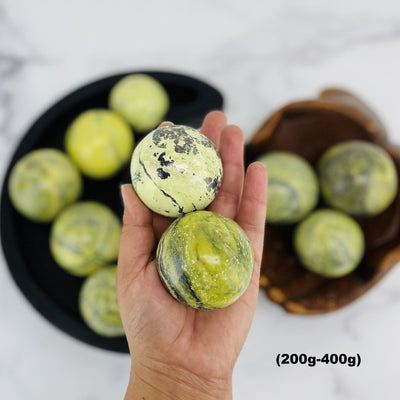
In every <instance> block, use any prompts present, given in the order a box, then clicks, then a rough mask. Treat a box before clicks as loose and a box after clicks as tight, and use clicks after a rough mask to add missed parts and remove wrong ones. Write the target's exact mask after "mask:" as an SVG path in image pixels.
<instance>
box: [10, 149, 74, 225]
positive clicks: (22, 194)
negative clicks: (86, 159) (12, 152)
mask: <svg viewBox="0 0 400 400" xmlns="http://www.w3.org/2000/svg"><path fill="white" fill-rule="evenodd" d="M81 191H82V178H81V175H80V173H79V171H78V169H77V168H76V166H75V165H74V164H73V163H72V162H71V160H70V159H69V158H68V156H67V155H66V154H64V153H63V152H61V151H59V150H56V149H50V148H46V149H39V150H34V151H31V152H30V153H28V154H26V155H25V156H24V157H22V158H21V159H20V160H19V161H18V162H17V163H16V164H15V166H14V167H13V169H12V171H11V173H10V178H9V181H8V193H9V196H10V200H11V203H12V204H13V206H14V207H15V208H16V210H17V211H18V212H20V213H21V214H22V215H24V216H25V217H26V218H29V219H30V220H32V221H35V222H50V221H51V220H53V219H54V217H55V216H56V215H57V214H58V213H59V212H60V211H61V210H62V209H63V208H64V207H65V206H67V205H68V204H71V203H73V202H75V201H76V200H77V199H78V197H79V196H80V195H81Z"/></svg>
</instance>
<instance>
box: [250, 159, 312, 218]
mask: <svg viewBox="0 0 400 400" xmlns="http://www.w3.org/2000/svg"><path fill="white" fill-rule="evenodd" d="M258 161H260V162H261V163H263V164H264V166H265V168H266V170H267V171H268V209H267V221H268V222H270V223H273V224H292V223H296V222H298V221H300V220H301V219H303V218H304V217H305V216H306V215H307V214H308V213H309V212H310V211H311V210H312V209H313V208H314V207H315V206H316V205H317V203H318V196H319V187H318V179H317V175H316V173H315V172H314V170H313V168H312V167H311V165H310V164H309V163H308V162H307V160H305V159H304V158H302V157H300V156H298V155H297V154H294V153H290V152H286V151H273V152H270V153H268V154H264V155H262V156H260V157H259V158H258Z"/></svg>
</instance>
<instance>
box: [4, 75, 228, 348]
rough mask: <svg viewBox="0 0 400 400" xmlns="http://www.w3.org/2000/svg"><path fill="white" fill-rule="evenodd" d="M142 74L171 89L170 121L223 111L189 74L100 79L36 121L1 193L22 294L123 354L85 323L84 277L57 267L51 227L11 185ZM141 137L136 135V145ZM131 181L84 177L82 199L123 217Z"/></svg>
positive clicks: (192, 120) (71, 328) (125, 176)
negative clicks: (21, 166)
mask: <svg viewBox="0 0 400 400" xmlns="http://www.w3.org/2000/svg"><path fill="white" fill-rule="evenodd" d="M139 72H141V73H146V74H148V75H151V76H153V77H154V78H155V79H157V80H158V81H159V82H161V83H162V84H163V85H164V87H165V88H166V90H167V92H168V94H169V96H170V102H171V104H170V110H169V112H168V114H167V116H166V120H169V121H173V122H174V123H176V124H186V125H190V126H193V127H198V126H200V124H201V122H202V120H203V118H204V116H205V115H206V113H207V112H208V111H211V110H213V109H221V108H222V104H223V98H222V95H221V94H220V93H219V92H218V91H217V90H216V89H214V88H213V87H211V86H209V85H208V84H206V83H204V82H202V81H200V80H198V79H195V78H192V77H189V76H186V75H181V74H174V73H168V72H158V71H133V72H128V73H124V74H119V75H113V76H110V77H107V78H104V79H101V80H98V81H95V82H93V83H90V84H88V85H85V86H83V87H81V88H79V89H78V90H75V91H74V92H72V93H71V94H69V95H67V96H66V97H64V98H63V99H61V100H60V101H59V102H57V103H56V104H55V105H53V106H52V107H51V108H49V109H48V110H47V111H46V112H45V113H44V114H43V115H41V116H40V117H39V118H38V119H37V120H36V122H34V124H33V125H32V126H31V127H30V129H29V130H28V132H27V133H26V135H25V136H24V138H23V139H22V141H21V143H20V144H19V146H18V148H17V149H16V151H15V153H14V155H13V157H12V160H11V162H10V165H9V167H8V170H7V172H6V176H5V180H4V183H3V188H2V193H1V242H2V246H3V251H4V255H5V258H6V260H7V263H8V266H9V269H10V271H11V275H12V277H13V279H14V280H15V282H16V283H17V285H18V287H19V288H20V290H21V291H22V293H23V294H24V295H25V297H26V298H27V299H28V300H29V302H30V303H31V304H32V305H33V306H34V307H35V308H36V310H37V311H39V313H41V314H42V315H43V316H44V317H45V318H47V319H48V320H49V321H50V322H51V323H53V324H54V325H55V326H57V327H58V328H60V329H61V330H63V331H64V332H66V333H68V334H70V335H71V336H73V337H75V338H76V339H79V340H81V341H83V342H85V343H88V344H91V345H93V346H96V347H99V348H103V349H107V350H113V351H118V352H128V345H127V342H126V339H125V338H111V339H110V338H105V337H101V336H99V335H97V334H95V333H94V332H93V331H91V330H90V329H89V328H88V327H87V326H86V325H85V323H84V322H83V320H82V319H81V317H80V315H79V310H78V301H77V299H78V293H79V290H80V287H81V284H82V282H83V279H81V278H76V277H73V276H71V275H69V274H67V273H65V272H64V271H63V270H62V269H61V268H59V267H58V266H57V265H56V264H55V262H54V260H53V258H52V256H51V254H50V250H49V245H48V238H49V232H50V227H51V224H37V223H33V222H30V221H29V220H27V219H26V218H24V217H23V216H21V215H20V214H18V213H17V212H16V211H15V210H14V208H13V206H12V205H11V203H10V200H9V197H8V190H7V185H8V178H9V174H10V171H11V169H12V167H13V166H14V164H15V163H16V162H17V161H18V160H19V159H20V158H21V157H22V156H23V155H24V154H26V153H28V152H29V151H31V150H33V149H37V148H42V147H54V148H59V149H62V150H64V148H63V138H64V133H65V130H66V128H67V126H68V125H69V124H70V123H71V121H72V120H73V119H74V118H75V117H76V116H77V115H78V114H80V113H81V112H83V111H85V110H87V109H90V108H99V107H100V108H107V99H108V94H109V92H110V90H111V88H112V86H113V85H114V84H115V83H116V82H118V80H120V79H121V78H123V77H124V76H126V75H128V74H131V73H139ZM139 139H140V136H138V135H136V136H135V140H136V143H137V142H138V141H139ZM129 181H130V179H129V170H128V167H127V168H125V169H124V170H123V171H121V173H119V174H118V175H117V176H115V177H113V178H112V179H108V180H104V181H94V180H91V179H87V178H84V192H83V195H82V199H83V200H85V199H88V200H89V199H91V200H97V201H100V202H102V203H105V204H107V205H108V206H110V207H111V208H112V209H113V210H114V211H115V212H116V213H117V214H118V215H120V216H122V202H121V200H120V196H119V185H120V184H121V183H124V182H129Z"/></svg>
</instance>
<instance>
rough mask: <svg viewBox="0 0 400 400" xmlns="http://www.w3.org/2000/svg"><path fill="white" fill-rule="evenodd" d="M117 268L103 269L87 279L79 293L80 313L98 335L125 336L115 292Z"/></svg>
mask: <svg viewBox="0 0 400 400" xmlns="http://www.w3.org/2000/svg"><path fill="white" fill-rule="evenodd" d="M116 274H117V268H116V267H115V266H110V267H107V268H102V269H100V270H98V271H96V272H94V273H93V274H92V275H90V276H89V277H87V278H86V279H85V281H84V283H83V284H82V287H81V290H80V293H79V311H80V313H81V316H82V319H83V320H84V321H85V323H86V324H87V325H88V326H89V328H91V329H92V330H93V331H94V332H96V333H97V334H98V335H101V336H106V337H118V336H124V334H125V333H124V328H123V326H122V321H121V316H120V313H119V308H118V303H117V295H116V290H115V280H116Z"/></svg>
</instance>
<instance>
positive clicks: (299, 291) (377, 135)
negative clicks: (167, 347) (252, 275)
mask: <svg viewBox="0 0 400 400" xmlns="http://www.w3.org/2000/svg"><path fill="white" fill-rule="evenodd" d="M352 139H359V140H365V141H368V142H372V143H375V144H377V145H379V146H381V147H383V148H384V149H386V151H388V152H389V154H390V155H391V157H392V158H393V160H394V162H395V165H396V167H397V172H398V174H399V176H400V147H398V146H396V145H394V144H392V143H390V142H389V140H388V136H387V133H386V130H385V128H384V126H383V124H382V122H381V121H380V120H379V118H378V117H377V115H376V114H375V113H374V112H373V111H372V110H371V109H370V108H369V107H368V106H367V105H366V104H365V103H363V102H362V101H361V100H360V99H358V98H357V97H356V96H354V95H353V94H351V93H349V92H346V91H344V90H339V89H327V90H324V91H323V92H322V93H321V94H320V95H319V97H318V98H317V99H315V100H307V101H298V102H295V103H291V104H288V105H286V106H284V107H283V108H281V109H279V110H277V111H276V112H275V113H273V114H272V115H271V116H270V117H269V118H268V120H267V121H266V122H265V123H264V124H263V125H262V126H261V128H260V129H259V130H258V131H257V133H256V134H255V135H254V137H253V138H252V139H251V141H250V142H249V143H248V144H247V145H246V151H245V158H246V164H249V163H250V162H252V161H254V160H255V159H256V158H257V157H258V156H260V155H261V154H263V153H267V152H270V151H275V150H285V151H291V152H294V153H297V154H299V155H301V156H303V157H304V158H306V159H307V160H308V161H309V162H310V163H311V164H312V165H313V166H315V164H316V162H317V160H318V159H319V157H320V156H321V155H322V153H323V152H324V151H325V150H326V149H328V148H329V147H330V146H332V145H334V144H336V143H338V142H342V141H345V140H352ZM324 206H325V205H324V203H323V201H322V200H321V201H320V203H319V207H324ZM356 220H357V221H358V222H359V223H360V225H361V227H362V229H363V232H364V235H365V241H366V251H365V255H364V258H363V259H362V261H361V263H360V265H359V266H358V267H357V269H356V270H355V271H353V272H352V273H351V274H349V275H347V276H345V277H342V278H337V279H327V278H323V277H320V276H318V275H315V274H313V273H311V272H308V271H306V270H305V268H304V267H302V265H301V264H300V262H299V261H298V260H297V259H296V256H295V253H294V250H293V247H292V234H293V229H294V227H295V225H289V226H282V225H281V226H278V225H270V224H267V226H266V235H265V242H264V253H263V260H262V266H261V277H260V286H261V287H262V288H263V289H265V291H266V293H267V295H268V297H269V298H270V299H271V300H272V301H274V302H275V303H277V304H280V305H281V306H282V307H284V309H285V310H287V311H288V312H291V313H296V314H320V313H326V312H330V311H334V310H337V309H339V308H341V307H343V306H345V305H347V304H349V303H351V302H352V301H353V300H355V299H357V298H358V297H360V296H361V295H362V294H364V293H365V292H366V291H367V290H369V289H371V288H372V287H373V286H374V285H375V284H376V283H377V282H378V281H379V280H380V279H381V278H382V277H383V276H384V275H385V274H386V273H387V272H388V271H389V270H390V269H391V268H392V267H393V266H394V265H395V264H396V263H397V262H398V261H399V260H400V231H399V227H400V194H397V196H396V198H395V200H394V202H393V203H392V204H391V206H390V207H389V208H388V209H386V210H385V211H384V212H382V213H381V214H379V215H377V216H374V217H368V218H367V217H365V218H356Z"/></svg>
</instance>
